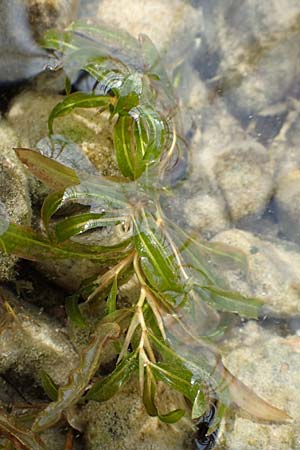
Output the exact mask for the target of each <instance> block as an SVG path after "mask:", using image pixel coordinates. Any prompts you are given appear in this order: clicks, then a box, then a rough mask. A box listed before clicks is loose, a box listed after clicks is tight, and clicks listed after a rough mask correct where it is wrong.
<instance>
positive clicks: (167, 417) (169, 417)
mask: <svg viewBox="0 0 300 450" xmlns="http://www.w3.org/2000/svg"><path fill="white" fill-rule="evenodd" d="M184 415H185V411H184V409H174V410H173V411H170V412H169V413H167V414H159V416H158V418H159V420H160V421H161V422H164V423H176V422H178V421H179V420H180V419H182V417H183V416H184Z"/></svg>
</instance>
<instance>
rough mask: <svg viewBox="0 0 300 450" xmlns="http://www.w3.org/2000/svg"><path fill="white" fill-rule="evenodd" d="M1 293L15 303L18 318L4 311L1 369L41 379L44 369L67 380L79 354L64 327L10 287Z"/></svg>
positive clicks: (62, 380)
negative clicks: (13, 291)
mask: <svg viewBox="0 0 300 450" xmlns="http://www.w3.org/2000/svg"><path fill="white" fill-rule="evenodd" d="M1 297H2V298H4V299H5V300H7V301H8V302H9V304H10V305H11V306H12V307H13V309H14V311H15V313H16V318H14V317H12V316H11V314H10V313H6V315H4V312H3V311H2V316H3V318H4V319H5V321H6V325H5V326H3V324H2V329H1V340H0V347H1V349H0V372H1V373H5V372H6V371H8V370H13V371H15V372H16V373H18V374H19V375H21V376H26V375H30V376H31V377H32V378H34V379H35V380H36V381H37V382H38V383H39V382H40V371H41V369H43V370H45V371H46V372H47V373H49V375H50V376H51V377H53V379H54V380H55V382H56V383H58V384H65V382H66V380H67V377H68V375H69V372H70V371H71V370H72V368H74V366H75V365H76V364H78V355H77V353H76V352H75V350H74V348H73V346H72V344H71V343H70V341H69V340H68V339H67V337H66V335H65V334H64V332H63V329H62V327H61V326H60V325H59V324H58V323H56V322H55V321H54V320H53V319H49V318H48V317H46V316H45V315H44V314H42V313H40V312H39V311H38V310H36V309H35V308H32V307H29V305H25V304H24V305H23V304H22V305H21V304H20V302H19V300H18V299H16V298H15V297H14V295H13V294H12V293H11V292H9V291H7V290H4V289H1ZM25 306H26V307H25Z"/></svg>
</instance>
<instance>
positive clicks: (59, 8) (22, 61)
mask: <svg viewBox="0 0 300 450" xmlns="http://www.w3.org/2000/svg"><path fill="white" fill-rule="evenodd" d="M77 3H78V0H26V1H23V0H2V1H1V4H0V29H1V36H0V53H1V60H0V87H1V85H2V84H3V83H5V84H6V85H7V84H9V83H15V82H20V81H24V80H26V79H28V78H31V77H34V76H36V75H37V74H39V73H40V72H42V71H43V70H44V68H45V66H46V64H47V62H48V54H47V52H46V51H45V50H44V49H42V48H40V47H39V46H38V44H37V41H38V40H41V38H42V37H43V35H44V33H45V32H46V30H47V29H49V28H51V27H56V28H63V27H65V26H66V25H67V24H68V23H70V22H71V21H72V20H73V19H74V18H75V17H76V10H77Z"/></svg>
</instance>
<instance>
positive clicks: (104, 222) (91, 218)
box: [54, 213, 125, 242]
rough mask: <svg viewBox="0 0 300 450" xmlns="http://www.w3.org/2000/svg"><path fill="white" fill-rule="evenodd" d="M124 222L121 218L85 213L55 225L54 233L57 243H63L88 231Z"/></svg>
mask: <svg viewBox="0 0 300 450" xmlns="http://www.w3.org/2000/svg"><path fill="white" fill-rule="evenodd" d="M122 220H125V218H123V217H116V218H111V217H105V215H104V214H93V213H85V214H79V215H76V216H72V217H69V218H67V219H65V220H62V221H60V222H58V223H57V224H55V226H54V233H55V238H56V240H57V241H58V242H63V241H65V240H67V239H69V238H71V237H73V236H76V235H78V234H81V233H85V232H86V231H88V230H92V229H95V228H101V227H109V226H114V225H117V224H118V223H120V222H121V221H122Z"/></svg>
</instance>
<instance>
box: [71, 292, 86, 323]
mask: <svg viewBox="0 0 300 450" xmlns="http://www.w3.org/2000/svg"><path fill="white" fill-rule="evenodd" d="M66 313H67V316H68V317H69V319H70V320H71V321H72V322H73V323H74V324H75V325H77V326H78V327H80V328H86V327H87V321H86V320H85V318H84V317H83V315H82V314H81V311H80V308H79V306H78V295H77V293H76V294H75V295H71V296H70V297H68V298H67V300H66Z"/></svg>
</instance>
